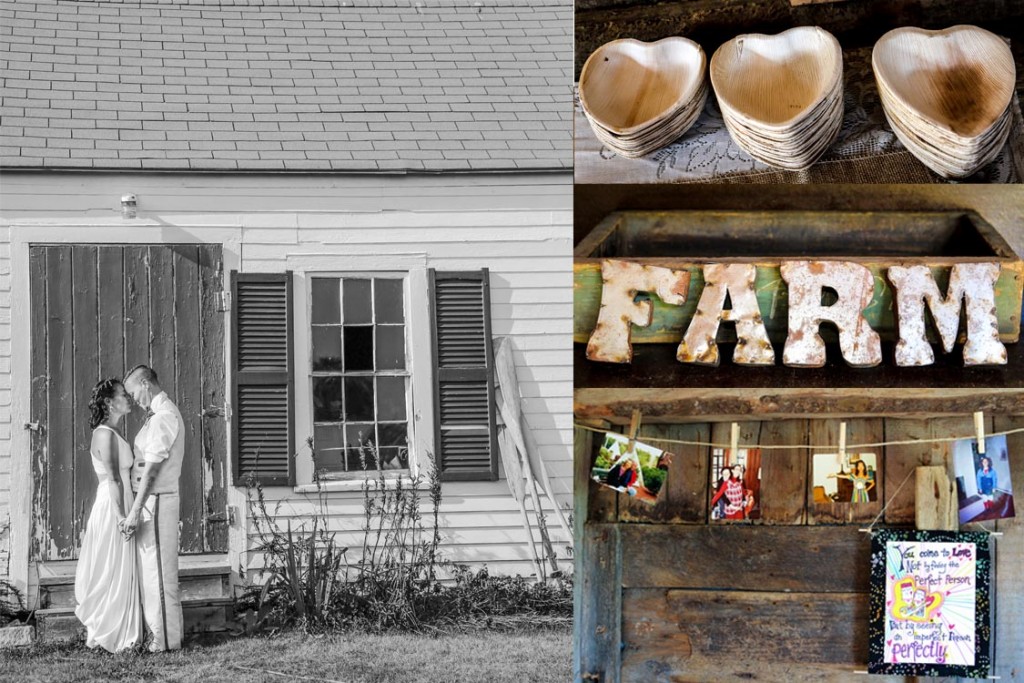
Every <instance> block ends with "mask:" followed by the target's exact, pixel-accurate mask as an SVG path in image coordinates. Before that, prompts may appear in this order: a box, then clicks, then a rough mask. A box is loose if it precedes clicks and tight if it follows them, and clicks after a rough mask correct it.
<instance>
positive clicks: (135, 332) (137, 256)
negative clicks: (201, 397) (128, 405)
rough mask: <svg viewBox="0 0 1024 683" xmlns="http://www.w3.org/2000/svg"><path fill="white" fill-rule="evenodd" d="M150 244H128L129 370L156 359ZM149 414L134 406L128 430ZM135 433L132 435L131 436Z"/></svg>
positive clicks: (126, 351) (135, 429)
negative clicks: (153, 353) (151, 351)
mask: <svg viewBox="0 0 1024 683" xmlns="http://www.w3.org/2000/svg"><path fill="white" fill-rule="evenodd" d="M149 304H150V302H149V248H148V247H144V246H141V247H140V246H127V247H125V248H124V356H125V372H127V371H128V370H130V369H131V368H134V367H135V366H136V365H139V364H142V363H145V364H146V365H149V364H151V363H152V358H151V357H150V354H149V335H150V331H149V330H150V324H149V309H150V305H149ZM144 418H145V414H144V412H142V411H138V410H133V411H132V412H131V414H129V415H127V416H125V421H124V422H125V425H124V431H125V434H129V435H135V434H137V433H138V431H139V428H140V427H141V426H142V422H143V419H144ZM132 439H134V436H129V440H132Z"/></svg>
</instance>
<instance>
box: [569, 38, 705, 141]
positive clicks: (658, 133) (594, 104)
mask: <svg viewBox="0 0 1024 683" xmlns="http://www.w3.org/2000/svg"><path fill="white" fill-rule="evenodd" d="M706 64H707V59H706V57H705V56H704V50H703V49H701V46H700V45H698V44H697V43H695V42H693V41H692V40H688V39H686V38H679V37H673V38H664V39H662V40H659V41H657V42H654V43H645V42H642V41H639V40H632V39H625V40H615V41H612V42H610V43H606V44H605V45H602V46H601V47H600V48H598V49H597V51H595V52H594V53H593V54H592V55H590V58H589V59H587V62H586V64H584V65H583V71H582V72H581V73H580V85H579V93H580V105H581V106H582V107H583V112H584V114H586V116H587V120H588V121H589V122H590V127H591V128H593V130H594V134H595V135H596V136H597V139H598V140H600V141H601V142H602V143H604V145H605V146H607V147H608V148H609V149H611V150H613V151H615V152H617V153H618V154H620V155H622V156H625V157H631V158H636V157H642V156H645V155H647V154H650V153H651V152H653V151H655V150H657V149H660V148H661V147H664V146H665V145H667V144H669V143H670V142H673V141H674V140H676V139H678V138H679V137H680V136H682V135H683V133H685V132H686V131H687V130H688V129H689V128H690V126H692V125H693V122H694V121H696V120H697V117H698V116H699V115H700V112H701V110H702V109H703V108H704V101H705V100H706V99H707V94H708V87H707V82H706V80H705V78H704V70H705V67H706Z"/></svg>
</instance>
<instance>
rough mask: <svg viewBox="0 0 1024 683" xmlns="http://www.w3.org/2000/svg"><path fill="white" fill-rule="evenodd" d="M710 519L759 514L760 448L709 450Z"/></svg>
mask: <svg viewBox="0 0 1024 683" xmlns="http://www.w3.org/2000/svg"><path fill="white" fill-rule="evenodd" d="M711 488H712V491H713V493H712V495H711V519H713V520H744V519H760V517H761V450H760V449H758V448H737V449H736V452H735V453H734V452H733V451H732V450H731V449H728V448H712V449H711Z"/></svg>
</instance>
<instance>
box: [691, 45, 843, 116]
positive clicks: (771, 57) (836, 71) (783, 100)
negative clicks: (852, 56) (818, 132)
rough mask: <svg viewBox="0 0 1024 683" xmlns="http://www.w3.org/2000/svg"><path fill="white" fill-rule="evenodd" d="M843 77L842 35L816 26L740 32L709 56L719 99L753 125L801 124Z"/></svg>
mask: <svg viewBox="0 0 1024 683" xmlns="http://www.w3.org/2000/svg"><path fill="white" fill-rule="evenodd" d="M842 78H843V51H842V48H840V47H839V41H837V40H836V39H835V37H834V36H833V35H832V34H831V33H829V32H828V31H825V30H824V29H821V28H818V27H817V26H799V27H797V28H792V29H789V30H788V31H783V32H782V33H779V34H777V35H773V36H769V35H763V34H759V33H752V34H746V35H741V36H737V37H735V38H733V39H732V40H730V41H728V42H726V43H723V44H722V46H721V47H719V48H718V49H717V50H716V51H715V54H714V56H712V57H711V84H712V86H713V87H714V90H715V95H716V96H717V97H718V102H719V105H720V106H721V107H722V108H723V109H728V110H729V112H730V114H731V115H732V116H733V118H734V119H737V120H740V121H743V122H744V123H745V124H747V125H748V126H749V127H751V128H761V129H766V130H771V129H777V130H783V131H784V130H787V129H789V128H791V127H793V126H794V125H797V124H798V123H799V122H800V121H801V120H802V119H803V118H804V117H805V116H806V115H807V114H808V113H810V112H812V111H814V109H815V107H817V106H818V105H819V104H820V103H821V102H822V100H823V99H825V98H826V97H827V96H828V95H829V93H831V92H833V91H834V90H835V88H836V84H837V82H841V81H842Z"/></svg>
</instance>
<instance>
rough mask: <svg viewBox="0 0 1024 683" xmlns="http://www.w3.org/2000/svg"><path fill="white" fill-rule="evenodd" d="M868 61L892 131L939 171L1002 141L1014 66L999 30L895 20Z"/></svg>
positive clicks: (976, 162)
mask: <svg viewBox="0 0 1024 683" xmlns="http://www.w3.org/2000/svg"><path fill="white" fill-rule="evenodd" d="M712 63H713V62H712ZM871 66H872V68H873V69H874V71H875V80H876V82H877V83H878V94H879V95H880V97H881V100H882V107H883V108H884V110H885V117H886V118H887V119H888V120H889V125H890V126H892V129H893V131H894V132H895V133H896V137H897V138H899V140H900V142H902V143H903V145H904V146H905V147H906V148H907V149H908V150H910V152H911V153H912V154H913V155H914V156H915V157H917V158H918V159H919V160H920V161H921V162H922V163H923V164H924V165H925V166H927V167H928V168H930V169H932V170H933V171H935V172H936V173H938V174H939V175H940V176H942V177H944V178H963V177H966V176H969V175H971V174H973V173H974V172H976V171H977V170H978V169H980V168H981V167H982V166H984V165H985V164H987V163H989V162H990V161H992V160H993V159H994V158H995V157H996V155H998V154H999V152H1000V150H1002V148H1003V146H1004V145H1005V144H1006V139H1007V137H1008V136H1009V134H1010V127H1011V121H1010V101H1011V99H1012V98H1013V88H1014V83H1015V82H1016V68H1015V66H1014V62H1013V54H1012V53H1011V52H1010V47H1009V46H1008V45H1007V44H1006V42H1005V41H1003V39H1002V38H1000V37H999V36H997V35H995V34H993V33H989V32H988V31H985V30H983V29H980V28H977V27H976V26H953V27H951V28H948V29H945V30H943V31H927V30H924V29H919V28H899V29H896V30H893V31H889V32H888V33H886V34H885V35H884V36H882V37H881V38H880V39H879V40H878V42H877V43H875V48H874V50H873V51H872V53H871Z"/></svg>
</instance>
